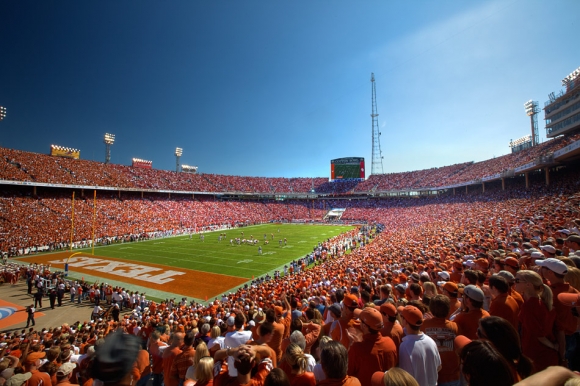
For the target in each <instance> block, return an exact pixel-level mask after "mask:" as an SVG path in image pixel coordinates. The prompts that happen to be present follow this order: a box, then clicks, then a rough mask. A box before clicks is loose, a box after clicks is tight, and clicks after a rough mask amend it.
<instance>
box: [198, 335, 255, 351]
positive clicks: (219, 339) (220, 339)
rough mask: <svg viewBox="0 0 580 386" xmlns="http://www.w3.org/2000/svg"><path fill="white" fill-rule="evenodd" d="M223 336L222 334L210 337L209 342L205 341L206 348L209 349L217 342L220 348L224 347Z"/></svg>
mask: <svg viewBox="0 0 580 386" xmlns="http://www.w3.org/2000/svg"><path fill="white" fill-rule="evenodd" d="M224 341H225V338H224V337H223V336H218V337H217V338H211V339H210V340H209V342H207V348H208V349H211V348H212V347H213V346H215V345H216V344H219V346H220V349H222V348H224V347H225V342H224ZM246 342H247V341H246Z"/></svg>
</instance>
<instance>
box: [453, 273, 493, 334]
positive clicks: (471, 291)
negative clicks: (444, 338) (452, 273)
mask: <svg viewBox="0 0 580 386" xmlns="http://www.w3.org/2000/svg"><path fill="white" fill-rule="evenodd" d="M483 299H484V295H483V291H482V290H481V289H480V288H477V287H476V286H474V285H471V284H470V285H468V286H466V287H465V288H463V306H464V308H465V309H466V310H467V311H463V312H461V313H459V314H457V316H456V317H455V319H454V320H453V321H454V322H455V323H457V327H458V328H459V334H460V335H465V336H466V337H467V338H469V339H471V340H474V339H477V327H478V326H479V319H481V318H485V317H487V316H489V313H488V312H487V311H485V310H483V309H482V307H483Z"/></svg>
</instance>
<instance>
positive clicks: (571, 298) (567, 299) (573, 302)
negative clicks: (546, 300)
mask: <svg viewBox="0 0 580 386" xmlns="http://www.w3.org/2000/svg"><path fill="white" fill-rule="evenodd" d="M558 300H559V301H560V303H562V304H563V305H565V306H568V307H580V294H577V293H571V292H562V293H560V294H558Z"/></svg>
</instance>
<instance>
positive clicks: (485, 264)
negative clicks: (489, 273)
mask: <svg viewBox="0 0 580 386" xmlns="http://www.w3.org/2000/svg"><path fill="white" fill-rule="evenodd" d="M475 264H479V265H481V266H482V267H485V268H488V267H489V261H487V260H486V259H482V258H479V259H477V260H475Z"/></svg>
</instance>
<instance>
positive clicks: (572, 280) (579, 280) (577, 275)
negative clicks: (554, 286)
mask: <svg viewBox="0 0 580 386" xmlns="http://www.w3.org/2000/svg"><path fill="white" fill-rule="evenodd" d="M564 281H566V282H568V284H570V286H571V287H574V288H575V289H577V290H578V291H580V269H578V268H575V267H568V273H566V276H564Z"/></svg>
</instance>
